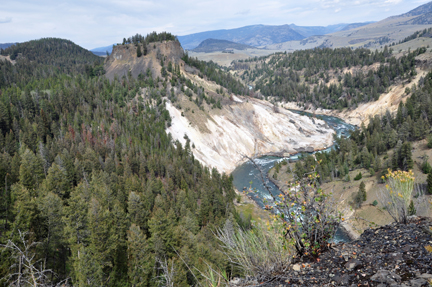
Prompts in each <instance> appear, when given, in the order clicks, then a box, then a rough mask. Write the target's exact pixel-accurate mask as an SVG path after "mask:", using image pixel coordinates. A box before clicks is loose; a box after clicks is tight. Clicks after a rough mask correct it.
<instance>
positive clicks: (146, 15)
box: [0, 0, 429, 49]
mask: <svg viewBox="0 0 432 287" xmlns="http://www.w3.org/2000/svg"><path fill="white" fill-rule="evenodd" d="M1 2H3V3H2V4H1V7H2V8H1V9H0V43H12V42H24V41H28V40H34V39H40V38H43V37H57V38H63V39H69V40H71V41H73V42H75V43H76V44H78V45H80V46H82V47H84V48H86V49H93V48H97V47H103V46H108V45H112V44H113V43H118V42H121V41H122V39H123V38H127V37H129V36H132V35H135V34H136V33H140V34H142V35H146V34H147V33H150V32H152V31H157V32H162V31H167V32H171V33H173V34H175V35H179V36H182V35H187V34H192V33H197V32H203V31H210V30H219V29H232V28H239V27H243V26H247V25H255V24H264V25H283V24H292V23H294V24H296V25H298V26H327V25H332V24H339V23H356V22H366V21H379V20H382V19H384V18H386V17H389V16H394V15H399V14H403V13H405V12H408V11H409V10H412V9H414V8H416V7H418V6H420V5H422V4H424V3H427V2H429V0H301V1H298V0H295V1H294V0H281V1H279V0H271V1H266V0H264V1H263V0H217V1H214V0H213V1H208V0H181V1H176V0H103V1H102V0H73V1H70V0H66V1H62V0H38V1H35V0H1Z"/></svg>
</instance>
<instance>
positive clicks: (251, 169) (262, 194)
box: [232, 110, 355, 242]
mask: <svg viewBox="0 0 432 287" xmlns="http://www.w3.org/2000/svg"><path fill="white" fill-rule="evenodd" d="M291 111H292V112H294V113H297V114H301V115H311V114H309V113H306V112H302V111H295V110H291ZM317 118H320V119H322V120H324V121H325V122H326V123H327V124H328V125H329V126H330V127H331V128H333V129H334V130H335V132H336V134H337V135H338V136H349V132H350V131H352V130H354V129H355V126H353V125H350V124H348V123H346V122H344V121H343V120H341V119H340V118H336V117H332V116H325V115H317ZM331 148H333V146H331V147H329V148H328V149H327V150H325V151H328V150H330V149H331ZM299 155H300V153H298V154H294V155H291V156H290V157H289V158H280V157H275V156H263V157H260V158H258V159H256V160H255V163H256V164H257V165H259V166H260V168H261V169H262V171H263V172H264V175H265V178H264V179H265V183H266V185H267V186H268V187H269V190H270V192H271V193H272V194H273V195H274V196H275V197H276V198H277V196H278V195H279V194H280V193H281V192H280V190H279V188H278V187H277V186H276V185H275V184H274V183H273V182H271V181H270V180H269V179H268V177H267V173H268V171H269V170H270V169H271V168H272V167H273V166H274V164H275V162H279V161H282V160H284V159H287V160H288V159H289V160H291V161H295V160H297V159H298V157H299ZM232 175H233V178H234V182H233V183H234V186H235V187H236V188H237V190H239V191H240V192H241V191H242V190H243V189H244V188H247V189H249V188H252V190H256V191H257V192H255V193H249V197H250V198H252V199H253V200H254V201H255V202H256V203H257V204H258V206H260V207H262V208H264V205H265V204H268V203H269V202H271V201H272V197H271V196H270V194H269V193H268V192H267V190H266V189H265V188H264V185H263V183H262V181H261V177H260V173H259V171H258V169H257V168H256V167H255V166H254V165H253V164H252V163H251V162H249V161H247V162H245V163H243V164H242V165H240V166H238V167H237V168H236V169H235V170H234V171H233V172H232ZM267 201H268V202H267ZM334 241H337V242H338V241H344V242H347V241H349V238H348V236H347V235H346V234H344V233H343V232H342V231H341V230H338V231H337V232H336V236H335V238H334Z"/></svg>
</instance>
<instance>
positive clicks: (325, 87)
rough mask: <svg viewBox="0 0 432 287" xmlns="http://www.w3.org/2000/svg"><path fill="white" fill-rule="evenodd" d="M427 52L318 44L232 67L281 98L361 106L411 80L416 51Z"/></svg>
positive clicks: (321, 104) (332, 106)
mask: <svg viewBox="0 0 432 287" xmlns="http://www.w3.org/2000/svg"><path fill="white" fill-rule="evenodd" d="M425 52H426V48H418V49H416V50H414V51H410V52H409V53H406V54H405V55H403V56H401V57H399V58H396V57H394V56H392V50H391V49H388V47H387V46H386V47H385V48H384V49H383V50H382V51H378V50H376V51H371V50H369V49H365V48H359V49H355V50H352V49H351V48H337V49H330V48H324V49H320V48H316V49H312V50H302V51H295V52H293V53H288V54H286V53H278V54H274V55H270V56H267V57H260V58H253V59H249V60H244V61H243V60H239V61H236V62H234V63H233V66H232V67H233V69H235V70H237V71H238V72H239V74H240V76H241V77H242V78H243V79H244V80H245V82H246V83H249V84H250V85H252V86H254V89H255V91H258V92H260V93H261V94H262V95H263V96H265V97H273V98H274V99H275V101H284V102H297V103H298V104H300V105H308V104H312V105H313V106H314V107H320V108H324V109H342V108H346V107H348V108H355V107H357V105H358V104H359V103H363V102H369V101H376V100H377V99H378V98H379V96H380V95H381V94H382V93H384V92H385V91H386V90H387V88H388V87H390V86H391V85H393V84H395V83H398V82H404V81H408V82H409V81H410V80H411V79H412V78H413V77H414V76H415V75H416V74H417V72H416V70H415V57H416V56H418V55H420V54H423V53H425ZM373 65H377V67H374V66H373ZM365 67H366V68H367V71H364V70H363V68H365ZM347 69H348V70H347ZM349 69H352V70H349Z"/></svg>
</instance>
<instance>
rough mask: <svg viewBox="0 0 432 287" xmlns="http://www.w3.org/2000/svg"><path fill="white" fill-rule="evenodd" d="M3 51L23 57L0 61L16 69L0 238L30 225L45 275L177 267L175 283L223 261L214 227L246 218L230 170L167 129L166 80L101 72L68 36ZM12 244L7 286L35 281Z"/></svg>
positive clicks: (1, 105)
mask: <svg viewBox="0 0 432 287" xmlns="http://www.w3.org/2000/svg"><path fill="white" fill-rule="evenodd" d="M153 36H154V35H153ZM149 38H150V39H151V41H155V43H156V42H158V41H159V40H158V39H154V37H153V38H152V37H149ZM4 53H5V54H8V53H10V54H8V55H12V56H13V57H15V56H16V60H17V64H16V65H13V66H12V65H10V64H9V63H7V62H0V63H1V65H2V67H6V69H10V71H13V73H12V75H13V77H10V78H8V80H7V81H6V82H2V86H1V92H0V151H1V153H0V178H2V182H3V183H4V184H1V187H0V190H1V195H2V200H1V202H0V244H7V242H8V240H10V242H14V243H15V244H17V245H16V246H19V248H24V247H23V245H22V244H23V242H22V241H21V240H20V232H22V233H25V236H24V241H25V242H26V243H27V244H30V243H36V242H38V243H37V244H36V245H31V246H30V245H29V246H30V248H29V249H28V250H27V251H28V252H27V253H26V254H25V255H26V256H28V257H26V258H30V259H31V260H30V263H29V264H31V265H32V266H33V267H35V268H37V269H38V270H39V271H43V270H52V272H46V273H45V275H46V277H44V276H42V277H41V278H39V279H37V280H38V282H39V283H40V284H46V286H48V285H49V284H51V283H57V282H60V281H62V280H64V279H68V282H69V283H70V284H72V285H74V286H120V285H122V286H129V285H136V284H141V286H156V285H158V279H157V278H159V277H158V276H159V275H161V274H162V269H163V267H164V266H173V267H174V268H175V270H176V273H175V276H174V279H173V280H174V282H175V285H176V286H186V285H192V284H196V282H197V281H196V280H197V278H198V279H200V278H201V277H199V276H200V275H199V274H198V275H197V276H198V277H197V278H196V277H194V276H193V275H192V274H191V273H190V271H189V269H188V268H187V267H186V265H185V264H188V265H190V266H195V267H197V268H199V269H203V268H204V267H205V266H207V265H206V263H205V262H207V263H208V264H211V265H212V266H216V265H217V266H221V267H222V268H225V264H226V260H225V258H224V255H222V254H221V253H220V252H219V251H218V250H219V246H218V244H216V242H215V239H214V238H213V236H212V233H211V230H212V229H213V228H215V227H218V226H222V225H223V224H224V223H225V221H226V219H227V218H229V217H231V218H233V220H234V221H236V220H235V218H237V222H238V223H240V225H243V224H248V223H247V220H246V219H245V221H243V220H242V219H241V218H240V217H239V215H238V214H237V213H236V211H235V209H234V208H233V205H232V202H233V199H234V191H233V187H232V178H230V177H229V176H227V175H224V174H220V173H219V172H218V171H217V170H215V169H213V170H210V169H208V168H207V167H204V166H202V165H201V164H200V163H199V162H198V161H197V160H195V158H194V156H193V155H192V151H191V149H192V147H191V144H190V142H189V141H187V142H186V144H185V145H181V144H180V143H179V142H178V141H174V140H173V139H172V138H171V137H170V136H169V135H168V134H167V133H166V132H165V129H166V128H167V127H168V126H170V122H171V118H170V116H169V113H168V111H167V110H166V108H165V100H164V99H163V96H165V95H166V89H165V88H164V86H163V83H162V82H160V81H158V80H157V79H156V78H155V79H153V77H152V75H151V74H149V75H145V74H141V75H140V76H138V77H137V79H135V78H134V77H132V76H131V75H126V76H124V77H119V78H120V79H113V80H111V81H110V80H108V79H107V78H106V77H105V76H99V74H100V73H99V72H98V73H94V70H95V69H96V67H98V66H97V65H98V63H99V59H100V58H98V57H96V56H94V55H92V54H91V53H90V52H86V51H82V50H79V48H76V46H74V44H72V43H70V42H68V41H66V42H63V41H61V40H55V39H54V40H53V39H42V40H38V41H36V42H28V43H22V44H20V45H19V46H17V47H15V48H14V47H11V48H10V50H6V51H5V52H4ZM36 54H37V55H38V57H36ZM85 65H91V66H87V69H86V68H85ZM95 65H96V66H95ZM3 69H4V68H3ZM96 70H97V71H103V70H100V69H99V68H97V69H96ZM86 72H87V73H86ZM4 75H5V74H3V77H4ZM6 75H10V72H9V70H8V72H7V73H6ZM143 88H144V89H145V90H146V93H145V97H144V98H143V97H137V94H141V92H140V91H141V89H143ZM3 250H5V252H2V253H0V258H1V259H0V262H1V263H0V274H1V275H0V278H2V279H1V281H0V285H2V286H10V285H12V284H13V282H14V281H15V283H14V284H15V285H16V284H17V281H16V280H27V279H28V280H32V278H31V274H30V273H29V270H30V269H28V268H29V267H21V269H20V268H19V266H20V265H19V264H18V259H19V258H21V260H24V259H25V258H24V257H22V256H23V255H22V253H16V251H17V250H13V249H9V248H6V249H3ZM32 255H34V257H31V256H32ZM20 256H21V257H20ZM180 258H182V259H180ZM183 260H184V261H183ZM233 272H235V271H233ZM38 274H39V275H40V274H41V273H38ZM19 275H21V276H19ZM155 278H156V279H155ZM21 282H22V281H21Z"/></svg>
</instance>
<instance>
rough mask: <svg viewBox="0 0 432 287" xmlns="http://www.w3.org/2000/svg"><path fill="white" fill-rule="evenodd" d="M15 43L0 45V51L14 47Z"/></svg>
mask: <svg viewBox="0 0 432 287" xmlns="http://www.w3.org/2000/svg"><path fill="white" fill-rule="evenodd" d="M15 44H16V43H3V44H2V43H0V49H6V48H9V47H10V46H12V45H15Z"/></svg>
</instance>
